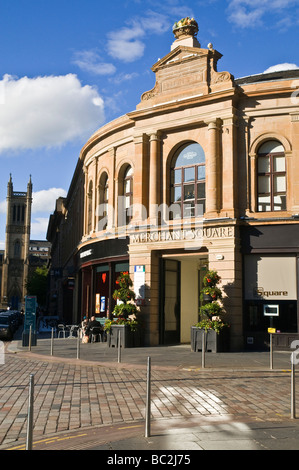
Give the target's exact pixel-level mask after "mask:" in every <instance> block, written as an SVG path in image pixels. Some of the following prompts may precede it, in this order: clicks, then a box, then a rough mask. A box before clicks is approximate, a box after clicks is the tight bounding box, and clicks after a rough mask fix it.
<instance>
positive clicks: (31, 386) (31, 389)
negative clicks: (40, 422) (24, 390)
mask: <svg viewBox="0 0 299 470" xmlns="http://www.w3.org/2000/svg"><path fill="white" fill-rule="evenodd" d="M33 402H34V375H33V374H31V375H30V378H29V402H28V419H27V438H26V450H32V438H33Z"/></svg>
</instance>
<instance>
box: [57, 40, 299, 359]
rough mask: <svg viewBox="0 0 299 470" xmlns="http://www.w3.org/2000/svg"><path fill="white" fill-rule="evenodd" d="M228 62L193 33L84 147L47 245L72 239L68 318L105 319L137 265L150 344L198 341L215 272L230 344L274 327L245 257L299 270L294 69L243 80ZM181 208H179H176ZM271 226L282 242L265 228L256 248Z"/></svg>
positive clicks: (66, 268) (254, 340) (298, 123)
mask: <svg viewBox="0 0 299 470" xmlns="http://www.w3.org/2000/svg"><path fill="white" fill-rule="evenodd" d="M221 57H222V56H221V54H220V53H219V52H218V51H216V50H214V49H213V46H212V45H211V44H210V45H209V48H208V49H203V48H201V46H200V44H199V43H198V41H197V40H196V41H195V38H194V37H192V36H190V37H183V38H179V39H177V40H176V41H175V43H174V44H173V46H172V47H171V51H170V53H169V54H168V55H166V56H165V57H164V58H162V59H161V60H159V61H158V62H157V63H156V64H155V65H154V66H153V67H152V70H153V72H154V73H155V76H156V83H155V85H154V87H153V89H152V90H150V91H145V92H144V93H143V95H142V97H141V101H140V103H139V104H137V107H136V110H134V111H132V112H129V113H128V114H126V115H125V116H121V117H119V118H118V119H116V120H114V121H113V122H110V123H108V124H106V125H105V126H103V127H102V128H100V129H99V130H98V131H97V132H96V133H95V134H94V135H93V136H92V137H91V138H90V139H89V141H88V142H87V143H86V145H85V146H84V148H83V149H82V151H81V154H80V156H79V160H78V164H77V167H76V171H75V173H74V177H73V181H72V184H71V187H70V190H69V193H68V196H67V198H66V199H65V201H64V209H63V211H62V212H63V214H64V217H63V218H62V219H61V218H59V222H55V221H54V218H55V217H54V216H53V218H52V221H50V226H49V232H48V238H49V239H50V240H51V241H53V240H56V241H57V233H56V231H55V230H53V227H54V228H55V227H56V225H57V224H58V225H59V227H61V228H62V230H64V233H68V236H66V237H65V238H64V247H65V248H64V254H63V257H64V258H63V259H62V260H60V261H59V263H61V266H60V267H61V268H63V271H62V274H61V278H60V281H61V282H60V284H61V289H60V291H61V295H63V294H65V290H67V289H65V287H63V285H64V286H65V283H66V280H67V279H69V278H73V279H74V285H75V287H74V289H72V290H71V291H69V290H67V293H66V294H65V295H67V296H68V298H71V303H72V307H71V312H70V313H69V315H72V318H73V321H79V320H81V318H82V317H83V316H84V315H88V316H90V315H91V314H92V313H96V315H97V316H103V317H104V316H108V315H110V314H111V310H112V291H113V289H114V285H115V284H114V283H115V277H116V275H117V273H118V272H120V270H121V269H126V267H127V268H128V270H129V271H130V274H131V276H132V280H133V281H134V279H135V284H136V285H137V282H140V276H139V277H137V275H136V272H137V271H138V270H139V271H140V272H142V273H144V274H143V276H144V277H143V278H141V279H143V284H144V285H143V288H142V289H140V292H137V294H138V295H139V296H140V299H139V303H140V310H141V316H142V320H143V325H144V330H143V331H144V338H143V339H144V344H150V345H156V344H167V343H169V342H184V343H185V342H190V326H191V325H192V324H194V323H196V322H197V319H198V307H199V289H200V285H201V279H202V276H203V273H204V270H205V268H206V267H208V268H210V269H216V270H217V271H218V273H219V274H220V276H221V278H222V285H221V287H222V290H223V293H224V298H223V304H224V307H225V309H226V312H227V317H228V320H229V322H230V324H231V332H230V333H231V334H230V337H231V349H232V350H236V349H241V348H244V346H246V345H252V344H253V345H256V346H258V345H259V344H260V343H259V341H260V339H259V338H260V337H261V336H260V335H262V336H263V334H264V333H266V330H267V328H266V327H267V326H268V325H267V324H266V323H265V322H264V321H265V317H264V316H263V314H261V313H260V309H261V308H262V305H263V303H265V302H268V303H269V299H264V298H263V296H261V295H257V297H256V298H255V299H254V298H253V299H252V298H250V299H249V298H246V292H247V290H246V286H245V285H244V266H245V258H246V260H247V261H246V262H247V263H251V261H248V260H249V259H253V258H250V256H255V257H256V255H257V253H259V254H260V260H256V259H255V261H256V262H259V263H260V264H262V265H263V259H264V258H267V257H269V256H271V257H272V258H274V261H273V264H271V266H274V267H275V266H277V268H276V269H277V270H279V262H280V261H279V257H281V256H285V257H292V258H293V261H294V264H292V266H293V268H292V269H293V270H294V272H292V276H295V278H296V279H297V278H298V276H297V269H298V268H297V266H298V262H297V256H298V252H299V244H298V240H299V237H298V236H296V235H295V234H297V235H298V232H299V225H298V219H297V214H298V213H299V185H298V175H299V106H298V98H296V97H294V90H295V88H294V87H295V85H296V83H299V82H296V79H297V80H298V79H299V71H290V73H288V72H282V73H275V74H269V75H262V76H256V78H254V77H250V79H249V77H246V78H244V79H238V80H235V79H234V77H233V76H232V75H231V74H230V73H229V72H218V71H217V62H218V60H219V59H220V58H221ZM273 141H274V142H277V143H278V144H279V145H281V148H280V152H279V153H277V155H276V153H275V151H274V152H273V154H272V153H271V152H270V153H269V155H268V156H267V154H266V155H264V154H262V155H261V154H259V149H260V148H261V146H262V145H263V144H265V143H267V142H270V143H271V142H273ZM191 144H199V145H200V146H201V148H202V152H203V154H202V155H203V156H204V160H201V161H199V160H196V158H197V157H196V155H193V154H192V151H190V152H189V153H188V152H185V155H184V158H185V160H184V162H183V164H180V165H181V166H179V167H176V162H177V158H178V157H179V155H181V152H182V151H183V150H184V149H186V148H187V147H188V146H189V145H191ZM281 149H282V151H281ZM193 153H194V152H193ZM195 153H196V152H195ZM201 158H202V157H201ZM188 159H189V160H188ZM193 159H194V164H193ZM267 159H268V160H269V161H268V160H267ZM269 162H271V168H270V166H269V168H268V166H267V165H268V163H269ZM269 165H270V163H269ZM194 171H195V173H194ZM178 194H179V196H178ZM199 202H200V203H199ZM174 204H176V205H178V206H179V211H181V212H179V214H181V215H178V214H176V215H175V216H174V215H173V211H172V209H174V206H173V205H174ZM81 209H82V210H83V213H82V210H81ZM202 212H203V213H202ZM56 220H58V219H57V218H56ZM269 227H271V233H272V236H273V238H274V239H275V238H276V233H277V240H279V243H278V244H277V246H275V244H274V245H273V244H272V246H270V247H269V235H268V232H267V235H266V236H265V238H264V240H265V243H264V244H261V246H258V247H257V246H256V239H258V237H259V234H264V232H265V230H266V231H267V230H268V228H269ZM290 228H291V229H292V235H291V234H290V235H288V231H289V229H290ZM264 229H265V230H264ZM249 233H250V234H251V235H252V233H255V234H256V239H254V238H252V237H251V238H250V236H249ZM290 233H291V232H290ZM74 234H76V235H75V236H74ZM283 234H285V236H286V239H287V240H289V239H290V242H289V241H288V243H290V244H291V245H290V246H287V245H286V244H285V243H284V238H283ZM260 236H261V239H263V236H262V235H260ZM293 236H294V237H295V238H296V242H294V241H293V242H291V240H292V237H293ZM249 238H250V241H249V242H248V243H247V241H248V239H249ZM61 243H62V241H60V242H59V243H58V242H57V243H56V245H55V246H58V245H59V244H61ZM270 245H271V244H270ZM59 246H60V245H59ZM55 249H56V248H54V252H55ZM57 249H58V248H57ZM275 257H276V258H277V263H276V264H275ZM136 268H137V270H136ZM251 269H253V271H254V268H251ZM256 272H258V269H256ZM261 276H262V275H261ZM137 279H138V281H137ZM104 280H105V282H104ZM258 280H260V281H262V277H261V278H259V279H258V277H257V275H256V278H255V279H251V278H250V279H247V282H248V283H252V284H254V282H258ZM138 286H139V284H138ZM139 287H140V286H139ZM256 287H261V286H256ZM267 289H268V288H267ZM268 291H269V290H267V292H268ZM292 296H293V297H294V295H293V294H292ZM297 298H298V295H297V291H296V298H292V299H289V300H288V299H286V298H285V299H280V301H281V302H292V303H293V304H294V305H295V304H296V305H297ZM254 300H255V303H254ZM274 300H275V299H274ZM271 301H273V299H272V300H271ZM62 304H63V301H61V305H62ZM293 304H292V305H293ZM286 305H287V304H284V305H283V306H282V307H281V312H282V311H283V312H286V313H283V315H284V316H285V318H284V322H283V325H284V328H286V329H288V328H289V329H292V328H294V322H295V323H296V331H297V314H296V315H295V317H296V318H295V317H294V315H293V314H292V315H291V314H290V312H289V311H288V308H289V307H287V306H286ZM296 310H297V309H296ZM287 316H289V323H288V321H287V319H286V317H287ZM277 326H278V327H279V326H280V325H279V324H278V325H277ZM261 341H263V340H261Z"/></svg>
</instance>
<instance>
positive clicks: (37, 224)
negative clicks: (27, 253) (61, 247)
mask: <svg viewBox="0 0 299 470" xmlns="http://www.w3.org/2000/svg"><path fill="white" fill-rule="evenodd" d="M48 224H49V217H37V218H35V219H33V220H32V221H31V231H30V239H31V240H45V239H46V235H47V230H48Z"/></svg>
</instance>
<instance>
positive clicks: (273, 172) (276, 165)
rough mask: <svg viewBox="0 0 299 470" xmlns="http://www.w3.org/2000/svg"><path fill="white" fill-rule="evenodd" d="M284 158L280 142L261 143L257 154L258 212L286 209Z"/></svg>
mask: <svg viewBox="0 0 299 470" xmlns="http://www.w3.org/2000/svg"><path fill="white" fill-rule="evenodd" d="M286 191H287V188H286V159H285V153H284V148H283V146H282V145H281V143H280V142H278V141H275V140H271V141H267V142H265V143H264V144H262V145H261V147H260V148H259V150H258V156H257V208H258V212H270V211H283V210H286Z"/></svg>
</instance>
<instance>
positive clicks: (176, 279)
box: [159, 253, 208, 345]
mask: <svg viewBox="0 0 299 470" xmlns="http://www.w3.org/2000/svg"><path fill="white" fill-rule="evenodd" d="M207 266H208V258H207V256H206V254H198V253H197V254H193V255H190V254H187V255H185V254H177V255H171V254H164V255H162V258H161V261H160V277H159V278H160V280H161V282H160V303H159V336H160V341H159V342H160V344H163V345H166V344H178V343H190V332H191V326H192V325H194V324H196V323H197V322H198V313H199V307H200V290H201V288H202V280H203V277H204V275H205V272H206V270H207Z"/></svg>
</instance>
